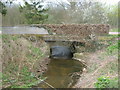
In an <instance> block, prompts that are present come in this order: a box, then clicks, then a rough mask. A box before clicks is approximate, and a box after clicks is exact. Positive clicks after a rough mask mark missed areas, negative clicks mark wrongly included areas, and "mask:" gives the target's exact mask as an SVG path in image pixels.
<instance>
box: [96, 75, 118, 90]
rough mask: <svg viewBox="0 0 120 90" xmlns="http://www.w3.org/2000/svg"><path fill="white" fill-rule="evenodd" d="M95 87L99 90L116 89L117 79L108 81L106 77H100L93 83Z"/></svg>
mask: <svg viewBox="0 0 120 90" xmlns="http://www.w3.org/2000/svg"><path fill="white" fill-rule="evenodd" d="M95 87H96V88H99V90H102V88H118V78H114V79H110V78H108V77H105V76H101V77H99V78H98V80H97V82H96V83H95ZM100 88H101V89H100Z"/></svg>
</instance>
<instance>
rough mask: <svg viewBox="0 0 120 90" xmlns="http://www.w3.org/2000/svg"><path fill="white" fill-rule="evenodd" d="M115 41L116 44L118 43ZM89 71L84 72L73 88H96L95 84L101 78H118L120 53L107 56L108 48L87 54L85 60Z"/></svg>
mask: <svg viewBox="0 0 120 90" xmlns="http://www.w3.org/2000/svg"><path fill="white" fill-rule="evenodd" d="M117 40H118V39H115V41H114V42H117ZM85 62H86V65H87V69H85V70H84V71H83V74H82V75H81V77H80V79H79V80H78V82H77V83H76V84H75V85H74V86H73V88H94V83H95V82H96V81H97V78H98V77H100V76H108V77H110V78H114V77H118V68H117V67H118V51H116V52H115V53H113V54H112V55H108V54H106V48H103V49H101V50H97V51H96V52H92V53H89V54H87V58H86V59H85Z"/></svg>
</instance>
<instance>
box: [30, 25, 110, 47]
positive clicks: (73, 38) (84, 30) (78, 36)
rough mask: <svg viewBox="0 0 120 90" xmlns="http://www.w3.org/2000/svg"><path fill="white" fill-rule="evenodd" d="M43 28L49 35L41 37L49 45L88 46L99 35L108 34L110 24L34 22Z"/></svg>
mask: <svg viewBox="0 0 120 90" xmlns="http://www.w3.org/2000/svg"><path fill="white" fill-rule="evenodd" d="M32 26H36V27H39V28H44V29H46V30H47V31H48V33H49V35H44V36H43V39H44V40H45V41H46V42H49V44H50V46H54V45H61V46H66V45H67V46H69V47H71V46H72V47H73V45H74V46H77V45H78V46H80V45H81V46H84V47H86V46H87V47H90V46H91V45H93V42H95V41H96V40H97V38H98V36H101V35H107V34H109V29H110V26H109V25H106V24H35V25H32Z"/></svg>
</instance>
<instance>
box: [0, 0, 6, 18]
mask: <svg viewBox="0 0 120 90" xmlns="http://www.w3.org/2000/svg"><path fill="white" fill-rule="evenodd" d="M0 13H1V14H2V15H4V16H5V15H6V14H7V9H6V6H5V4H4V3H2V2H1V1H0Z"/></svg>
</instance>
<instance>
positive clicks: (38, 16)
mask: <svg viewBox="0 0 120 90" xmlns="http://www.w3.org/2000/svg"><path fill="white" fill-rule="evenodd" d="M42 7H43V6H42V5H40V2H33V3H32V4H29V3H28V2H25V6H20V12H21V13H22V14H23V15H24V17H25V19H26V23H27V24H40V23H44V21H45V20H46V19H47V18H48V14H46V13H45V12H46V11H47V9H42Z"/></svg>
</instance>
